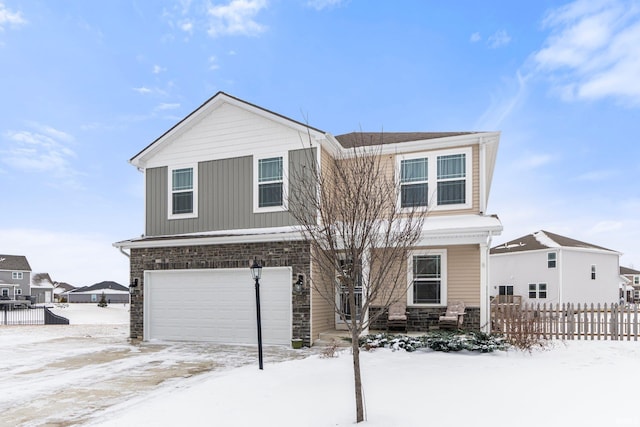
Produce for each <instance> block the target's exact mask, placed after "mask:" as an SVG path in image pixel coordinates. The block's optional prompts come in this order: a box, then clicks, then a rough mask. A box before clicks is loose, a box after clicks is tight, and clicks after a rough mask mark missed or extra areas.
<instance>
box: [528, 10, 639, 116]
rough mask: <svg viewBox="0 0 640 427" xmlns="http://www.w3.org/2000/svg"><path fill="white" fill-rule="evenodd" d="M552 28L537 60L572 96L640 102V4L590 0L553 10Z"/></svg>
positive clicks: (566, 95)
mask: <svg viewBox="0 0 640 427" xmlns="http://www.w3.org/2000/svg"><path fill="white" fill-rule="evenodd" d="M543 24H544V27H545V28H549V29H550V30H551V34H550V36H549V37H548V38H547V40H546V41H545V44H544V47H543V48H542V49H540V50H539V51H537V52H536V53H535V54H534V55H533V59H534V62H535V63H536V65H537V67H538V69H539V70H540V71H541V72H543V73H548V74H549V77H550V78H551V79H552V80H553V81H554V82H555V85H556V86H555V91H556V92H557V93H558V94H559V95H560V96H561V97H562V98H564V99H566V100H575V99H601V98H606V97H613V98H615V99H617V100H621V101H624V102H625V103H630V104H633V105H638V104H640V79H638V75H640V6H638V4H637V3H635V2H626V1H624V0H611V1H595V2H593V1H591V2H589V1H584V0H579V1H576V2H573V3H571V4H569V5H567V6H564V7H561V8H558V9H555V10H552V11H551V12H550V13H549V14H548V15H547V16H546V17H545V19H544V22H543Z"/></svg>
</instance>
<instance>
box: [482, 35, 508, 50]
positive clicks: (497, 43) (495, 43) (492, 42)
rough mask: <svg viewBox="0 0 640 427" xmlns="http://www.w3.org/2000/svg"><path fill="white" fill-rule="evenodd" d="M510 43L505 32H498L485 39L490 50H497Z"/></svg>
mask: <svg viewBox="0 0 640 427" xmlns="http://www.w3.org/2000/svg"><path fill="white" fill-rule="evenodd" d="M510 41H511V36H510V35H509V34H507V32H506V30H498V31H496V32H495V33H493V34H492V35H490V36H489V38H488V39H487V43H488V44H489V47H490V48H491V49H497V48H499V47H502V46H506V45H508V44H509V42H510Z"/></svg>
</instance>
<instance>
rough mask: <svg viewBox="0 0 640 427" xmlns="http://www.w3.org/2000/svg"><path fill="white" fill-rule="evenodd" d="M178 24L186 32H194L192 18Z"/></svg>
mask: <svg viewBox="0 0 640 427" xmlns="http://www.w3.org/2000/svg"><path fill="white" fill-rule="evenodd" d="M178 25H179V27H180V29H181V30H182V31H184V32H185V33H189V34H193V22H191V20H188V19H187V20H184V21H181V22H180V23H179V24H178Z"/></svg>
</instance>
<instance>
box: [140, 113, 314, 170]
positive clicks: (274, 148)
mask: <svg viewBox="0 0 640 427" xmlns="http://www.w3.org/2000/svg"><path fill="white" fill-rule="evenodd" d="M308 139H309V138H308V135H306V134H305V133H303V132H298V131H297V130H294V129H292V128H290V127H287V126H285V125H283V124H282V123H278V122H276V121H273V120H269V119H267V118H265V117H263V116H260V115H258V114H255V113H252V112H250V111H247V110H244V109H242V108H239V107H236V106H234V105H231V104H227V103H223V104H221V105H220V106H219V107H218V108H216V109H214V110H212V111H211V112H210V113H209V114H207V115H206V116H204V117H201V118H200V120H199V121H197V122H195V123H191V124H190V126H189V128H188V129H185V130H183V131H182V133H180V134H179V135H175V137H174V140H173V141H171V142H170V143H168V144H166V145H165V146H164V147H163V148H162V149H160V150H159V151H158V152H157V153H154V155H153V156H152V157H151V158H150V159H149V163H148V164H147V165H146V166H147V167H160V166H167V165H181V164H189V163H197V162H202V161H205V160H217V159H226V158H233V157H241V156H250V155H254V156H258V157H261V156H268V155H271V154H277V153H283V152H287V151H289V150H297V149H301V148H304V147H305V146H307V147H308V145H309V144H308V142H309V141H308Z"/></svg>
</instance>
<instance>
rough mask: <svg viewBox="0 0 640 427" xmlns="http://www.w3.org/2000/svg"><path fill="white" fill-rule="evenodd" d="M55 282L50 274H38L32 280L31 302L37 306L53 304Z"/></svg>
mask: <svg viewBox="0 0 640 427" xmlns="http://www.w3.org/2000/svg"><path fill="white" fill-rule="evenodd" d="M54 287H55V286H54V284H53V281H52V280H51V276H49V273H36V274H34V275H33V277H32V278H31V302H33V303H36V304H42V303H50V302H53V288H54Z"/></svg>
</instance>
